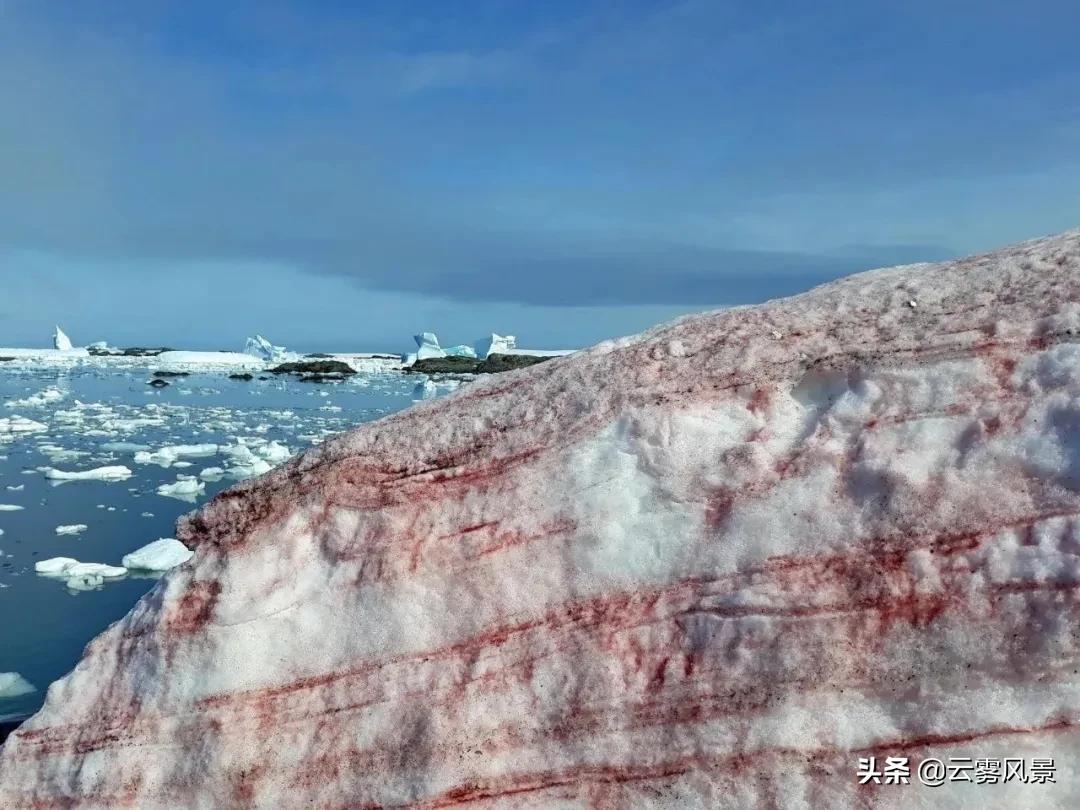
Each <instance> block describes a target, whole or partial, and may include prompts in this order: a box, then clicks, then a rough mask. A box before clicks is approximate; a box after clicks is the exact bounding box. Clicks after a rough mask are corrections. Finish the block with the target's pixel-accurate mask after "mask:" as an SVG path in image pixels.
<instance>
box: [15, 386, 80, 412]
mask: <svg viewBox="0 0 1080 810" xmlns="http://www.w3.org/2000/svg"><path fill="white" fill-rule="evenodd" d="M66 396H67V392H66V391H64V390H63V389H61V388H57V387H56V386H55V385H54V386H50V387H49V388H46V389H44V390H42V391H38V392H37V393H36V394H31V395H30V396H28V397H25V398H23V399H9V400H8V401H7V402H5V403H4V405H5V406H6V407H8V408H40V407H43V406H45V405H52V404H53V403H54V402H59V401H60V400H62V399H63V398H64V397H66Z"/></svg>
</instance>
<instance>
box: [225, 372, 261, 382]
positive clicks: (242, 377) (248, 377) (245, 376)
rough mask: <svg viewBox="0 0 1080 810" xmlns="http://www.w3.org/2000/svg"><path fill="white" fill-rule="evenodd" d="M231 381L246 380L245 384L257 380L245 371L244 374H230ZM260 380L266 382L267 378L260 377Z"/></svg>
mask: <svg viewBox="0 0 1080 810" xmlns="http://www.w3.org/2000/svg"><path fill="white" fill-rule="evenodd" d="M229 379H230V380H244V381H245V382H247V381H248V380H253V379H255V378H254V377H253V376H252V375H250V374H248V373H247V372H246V371H245V372H244V373H243V374H230V375H229ZM259 379H260V380H265V379H266V378H265V377H259Z"/></svg>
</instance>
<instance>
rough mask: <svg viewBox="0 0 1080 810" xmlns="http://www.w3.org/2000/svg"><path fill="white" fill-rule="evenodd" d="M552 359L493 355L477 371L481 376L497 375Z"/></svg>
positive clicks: (523, 355) (517, 355)
mask: <svg viewBox="0 0 1080 810" xmlns="http://www.w3.org/2000/svg"><path fill="white" fill-rule="evenodd" d="M550 359H551V358H550V357H533V356H532V355H529V354H491V355H488V358H487V360H485V361H484V362H482V363H481V364H480V365H479V366H478V367H477V369H476V370H477V372H478V373H480V374H497V373H498V372H500V371H513V370H514V369H516V368H527V367H528V366H535V365H536V364H537V363H543V362H544V361H545V360H550Z"/></svg>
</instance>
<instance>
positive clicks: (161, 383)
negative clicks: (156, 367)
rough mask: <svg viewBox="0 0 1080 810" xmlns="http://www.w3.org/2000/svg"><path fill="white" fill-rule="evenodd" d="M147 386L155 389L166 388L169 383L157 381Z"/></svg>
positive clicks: (152, 381)
mask: <svg viewBox="0 0 1080 810" xmlns="http://www.w3.org/2000/svg"><path fill="white" fill-rule="evenodd" d="M147 385H151V386H153V387H154V388H164V387H165V386H167V385H168V383H167V382H165V381H164V380H161V379H155V380H151V381H150V382H148V383H147Z"/></svg>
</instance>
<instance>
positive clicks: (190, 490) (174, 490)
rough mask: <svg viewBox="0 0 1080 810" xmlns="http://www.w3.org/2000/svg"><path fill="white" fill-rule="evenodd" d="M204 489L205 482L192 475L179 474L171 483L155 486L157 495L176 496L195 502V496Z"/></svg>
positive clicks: (179, 498) (182, 499)
mask: <svg viewBox="0 0 1080 810" xmlns="http://www.w3.org/2000/svg"><path fill="white" fill-rule="evenodd" d="M205 489H206V484H205V483H203V482H202V481H199V480H198V479H197V478H195V476H193V475H179V476H177V477H176V480H175V481H174V482H173V483H171V484H162V485H161V486H159V487H158V488H157V493H158V495H164V496H165V497H166V498H176V499H178V500H181V501H189V502H191V503H194V502H195V496H196V495H201V494H202V493H203V491H204V490H205Z"/></svg>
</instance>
